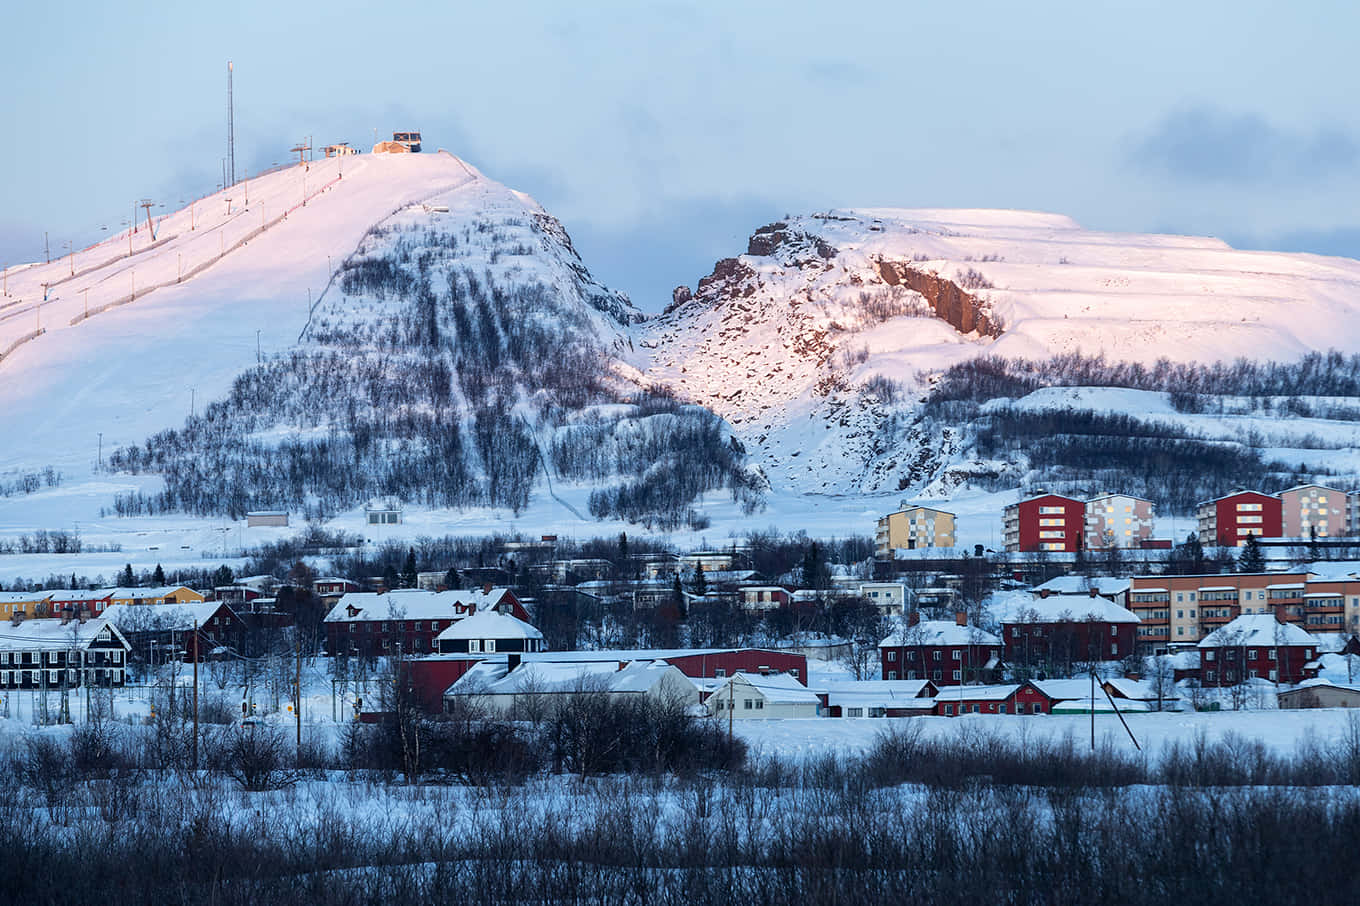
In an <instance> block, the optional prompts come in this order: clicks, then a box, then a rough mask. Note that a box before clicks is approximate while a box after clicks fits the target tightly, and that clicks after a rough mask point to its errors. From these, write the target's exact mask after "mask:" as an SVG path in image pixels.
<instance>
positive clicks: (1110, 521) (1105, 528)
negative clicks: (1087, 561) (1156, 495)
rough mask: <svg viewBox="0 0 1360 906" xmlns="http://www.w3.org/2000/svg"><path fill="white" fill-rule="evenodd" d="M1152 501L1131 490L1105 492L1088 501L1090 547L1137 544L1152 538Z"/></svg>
mask: <svg viewBox="0 0 1360 906" xmlns="http://www.w3.org/2000/svg"><path fill="white" fill-rule="evenodd" d="M1154 515H1155V514H1154V510H1153V506H1152V501H1151V500H1147V499H1145V498H1142V497H1133V496H1131V495H1129V494H1102V495H1101V496H1099V497H1093V498H1091V499H1090V500H1088V501H1086V529H1085V531H1086V534H1085V537H1084V538H1083V539H1082V546H1083V547H1085V548H1086V549H1087V550H1108V549H1109V548H1112V547H1115V548H1136V547H1140V546H1142V544H1143V542H1145V541H1149V540H1151V539H1152V520H1153V516H1154Z"/></svg>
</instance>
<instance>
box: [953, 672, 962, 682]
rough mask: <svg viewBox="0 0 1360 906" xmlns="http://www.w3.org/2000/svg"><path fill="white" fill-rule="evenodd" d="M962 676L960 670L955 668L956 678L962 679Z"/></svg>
mask: <svg viewBox="0 0 1360 906" xmlns="http://www.w3.org/2000/svg"><path fill="white" fill-rule="evenodd" d="M961 678H962V674H961V673H960V671H958V670H955V671H954V679H956V680H957V679H961Z"/></svg>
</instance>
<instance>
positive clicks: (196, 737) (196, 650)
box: [193, 627, 198, 771]
mask: <svg viewBox="0 0 1360 906" xmlns="http://www.w3.org/2000/svg"><path fill="white" fill-rule="evenodd" d="M193 765H194V770H195V771H197V770H198V627H194V760H193Z"/></svg>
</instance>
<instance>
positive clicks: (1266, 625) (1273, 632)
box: [1197, 613, 1317, 648]
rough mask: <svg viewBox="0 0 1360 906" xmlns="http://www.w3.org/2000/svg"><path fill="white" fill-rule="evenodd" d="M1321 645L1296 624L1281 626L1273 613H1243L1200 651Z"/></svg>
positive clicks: (1204, 641)
mask: <svg viewBox="0 0 1360 906" xmlns="http://www.w3.org/2000/svg"><path fill="white" fill-rule="evenodd" d="M1316 644H1317V643H1316V642H1314V641H1313V637H1312V636H1310V635H1309V634H1308V633H1306V632H1304V631H1303V630H1302V629H1300V628H1299V627H1297V626H1295V625H1293V624H1292V623H1281V622H1280V621H1279V620H1277V619H1275V615H1274V614H1270V613H1249V614H1243V615H1242V616H1240V617H1238V618H1237V619H1235V620H1233V621H1232V622H1231V623H1229V624H1227V625H1226V626H1220V627H1219V628H1218V629H1215V630H1214V631H1213V632H1211V633H1209V634H1208V635H1206V636H1205V637H1204V638H1203V639H1202V640H1201V641H1200V643H1199V645H1198V646H1197V647H1199V648H1224V647H1232V648H1237V647H1240V646H1243V645H1261V646H1271V645H1290V646H1294V645H1307V646H1308V647H1309V648H1312V647H1314V646H1315V645H1316Z"/></svg>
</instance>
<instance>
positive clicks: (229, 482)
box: [0, 152, 759, 526]
mask: <svg viewBox="0 0 1360 906" xmlns="http://www.w3.org/2000/svg"><path fill="white" fill-rule="evenodd" d="M342 168H343V173H342ZM247 191H248V192H249V206H248V207H245V205H246V204H247V203H246V200H245V199H246V192H247ZM230 194H231V195H232V196H233V197H232V198H231V199H230V200H228V199H227V198H226V197H225V196H224V195H220V194H219V195H218V196H214V197H211V198H209V199H206V200H204V201H202V202H197V203H195V204H194V205H193V206H192V207H191V208H190V209H187V210H184V211H179V212H176V213H175V214H172V215H170V216H169V217H166V218H163V219H161V220H160V221H159V222H158V223H157V224H156V229H155V234H154V236H152V234H151V230H150V229H144V235H143V232H139V233H137V234H134V235H133V237H132V238H131V240H130V242H131V247H132V251H131V253H130V254H129V252H128V250H127V248H126V247H125V246H124V243H127V242H129V240H128V237H127V236H125V235H124V236H121V237H117V238H115V239H113V240H109V241H108V242H106V243H104V244H102V245H101V246H97V247H95V248H94V249H90V250H86V251H84V252H81V253H78V254H77V255H75V256H74V257H73V259H72V260H63V261H61V262H54V263H53V264H51V265H42V266H32V267H29V268H25V269H23V270H21V271H19V272H17V273H16V274H14V275H11V281H10V289H11V292H12V293H14V294H15V298H14V301H13V302H12V303H10V307H11V308H12V310H13V311H14V312H16V313H17V312H24V313H27V312H28V311H29V310H30V309H31V310H32V312H33V314H32V315H31V316H34V317H36V315H37V312H38V306H37V302H36V301H35V299H34V297H33V296H32V295H30V294H31V293H33V292H34V291H35V289H36V291H37V292H38V296H37V298H39V299H40V298H41V291H42V289H43V286H42V284H44V283H47V284H49V286H48V287H47V292H48V299H47V300H46V302H45V304H43V306H42V309H41V316H42V318H43V327H44V330H43V332H41V333H40V334H37V335H32V336H29V335H27V334H26V333H25V332H24V331H23V327H22V325H21V324H20V318H19V317H14V318H9V319H7V320H0V326H7V328H8V329H9V331H10V334H11V335H12V338H10V339H9V340H8V341H7V342H8V343H15V342H17V345H15V346H14V347H13V350H12V351H11V352H10V354H9V355H7V356H6V357H5V359H4V360H0V370H3V371H4V372H7V373H8V374H10V375H15V376H22V379H21V380H11V381H6V382H4V384H3V388H4V389H3V390H0V407H2V411H4V412H5V413H6V419H7V420H10V419H12V424H15V425H18V424H22V425H24V430H23V431H22V432H21V437H19V438H17V439H16V443H14V444H13V445H11V446H9V447H7V448H6V450H5V451H4V454H3V456H4V460H5V461H4V462H0V475H3V474H5V469H6V467H8V468H9V469H10V470H11V471H14V472H15V473H16V474H18V473H19V472H21V471H22V470H24V469H31V468H43V467H46V466H49V465H51V466H53V467H54V468H55V469H57V470H60V471H62V472H63V473H64V474H65V476H66V479H67V481H68V483H73V482H79V483H80V486H81V487H83V488H86V489H88V488H91V487H92V486H94V485H99V486H101V492H102V494H103V496H104V497H105V500H104V504H106V505H107V506H108V508H109V509H110V510H112V511H113V512H116V513H117V514H119V515H122V516H139V517H140V516H148V515H152V516H155V515H164V514H171V513H188V514H192V515H195V516H199V517H208V516H230V517H232V518H240V517H241V516H242V515H243V514H244V513H245V512H246V511H247V510H249V509H259V508H278V509H287V510H291V511H293V512H295V513H301V514H304V515H306V516H308V517H309V518H317V519H328V518H330V517H333V516H335V515H336V514H338V513H343V512H345V511H353V510H355V509H357V508H358V507H359V506H360V505H361V504H362V503H363V502H364V501H365V500H367V499H369V498H371V497H376V496H394V497H398V498H400V499H402V500H404V501H406V502H407V503H413V504H418V505H425V506H429V507H433V508H445V509H452V510H457V509H461V508H468V507H473V508H475V507H490V508H493V509H499V510H501V511H507V512H511V513H518V512H520V511H522V510H524V509H525V508H526V507H528V506H529V505H530V504H531V502H532V501H533V500H534V499H535V498H538V497H542V498H544V499H547V498H548V497H554V498H555V499H559V500H560V499H561V498H556V495H555V492H554V490H553V486H552V482H553V481H554V480H556V481H557V483H558V487H559V488H562V487H563V486H566V487H568V488H571V489H574V490H577V491H578V493H577V495H576V497H575V499H576V501H577V502H576V503H575V504H573V503H569V502H566V501H562V502H561V504H560V505H561V506H562V507H563V508H565V510H567V511H569V512H571V513H572V514H574V515H575V516H576V517H577V518H579V520H580V521H582V522H589V521H590V520H591V518H592V516H591V514H594V515H598V516H601V517H618V518H622V519H624V520H628V521H637V522H644V523H647V524H655V525H659V526H673V525H683V524H686V523H688V522H693V521H695V520H697V519H698V518H699V516H698V511H697V510H695V509H693V507H692V505H693V504H694V503H695V502H696V500H697V499H698V498H699V497H700V496H701V495H703V494H705V493H707V492H710V491H715V490H718V489H722V488H727V489H729V490H730V491H731V492H732V494H733V495H736V496H738V497H743V498H744V499H748V501H749V502H750V503H751V504H754V503H755V502H756V498H755V497H754V496H751V495H755V494H757V493H758V491H759V482H758V480H757V478H756V477H754V476H749V475H747V474H746V472H745V470H744V467H743V459H744V457H743V454H742V451H741V449H740V446H739V445H734V444H731V443H730V435H729V433H728V432H727V430H726V428H725V426H724V425H723V424H722V423H721V421H720V420H719V419H717V418H716V417H714V416H713V415H712V414H711V413H709V412H708V411H706V410H704V409H702V408H700V407H697V406H693V405H688V404H684V403H680V402H676V401H674V400H673V399H671V398H670V397H669V396H668V395H666V394H664V393H659V392H657V391H655V390H650V389H647V388H644V387H642V386H640V385H639V384H638V383H637V381H636V372H635V371H633V370H632V369H631V368H630V367H629V366H627V365H626V364H625V363H623V362H622V361H621V360H620V358H619V356H620V355H622V354H623V353H626V352H627V351H628V350H629V348H630V346H631V329H632V328H633V326H634V325H635V324H636V323H637V322H639V321H641V320H642V318H643V316H642V315H641V313H639V312H638V311H637V309H636V308H634V307H633V305H632V304H631V302H630V301H629V300H628V298H627V297H626V296H624V295H623V294H621V293H617V292H613V291H611V290H609V289H607V288H606V287H604V286H603V285H601V284H600V283H599V282H598V281H597V280H595V278H594V277H593V276H592V275H591V273H590V271H589V269H588V268H587V267H586V266H585V264H584V263H583V262H582V261H581V259H580V257H579V255H578V254H577V253H576V251H575V249H574V248H573V247H572V245H571V241H570V238H569V237H568V235H567V232H566V230H565V229H564V228H563V227H562V225H561V224H560V223H559V222H558V221H557V220H555V219H554V218H553V217H552V216H551V215H549V214H548V213H547V212H546V211H544V210H543V209H542V207H541V206H539V205H538V204H537V203H536V202H535V201H533V199H531V198H529V197H528V196H526V195H524V194H523V193H519V192H515V191H513V190H511V189H508V188H506V187H505V186H502V185H500V184H499V183H496V182H495V181H493V180H490V179H488V178H486V177H485V176H483V175H482V174H481V173H479V172H478V171H477V170H476V169H474V168H473V167H471V166H470V165H468V164H467V163H465V162H463V161H461V160H459V159H458V158H456V157H453V156H452V155H449V154H447V153H443V152H441V153H439V154H435V155H363V156H359V157H350V158H341V159H330V160H326V161H321V162H315V163H313V164H311V165H310V166H309V167H302V166H294V167H289V168H285V169H282V170H280V171H276V172H274V173H271V174H268V175H266V176H263V177H260V178H256V179H253V180H251V182H250V184H249V188H248V189H247V188H246V187H245V186H244V185H242V186H237V187H233V189H232V190H231V192H230ZM238 196H239V197H238ZM290 202H291V203H292V206H291V207H288V205H289V204H290ZM124 281H126V284H125V283H124ZM134 281H135V285H136V287H137V290H136V293H135V294H134V293H133V292H132V291H131V287H132V286H133V285H134ZM87 298H88V303H87V302H86V299H87ZM87 304H88V316H87V314H86V311H87V308H86V305H87ZM3 315H4V310H3V309H0V317H3ZM257 342H258V343H259V347H258V351H257V348H256V343H257ZM191 406H192V411H190V407H191ZM100 435H102V440H101V439H100ZM101 458H102V466H103V468H101V463H100V462H99V461H97V460H100V459H101ZM115 476H116V477H115ZM137 476H154V478H153V479H152V480H150V481H146V480H141V479H138V480H136V481H134V482H132V484H131V485H129V484H128V481H127V479H128V478H129V477H132V478H136V477H137ZM155 478H159V479H161V480H162V482H163V483H157V481H155V480H154V479H155ZM110 491H112V492H113V493H112V494H110V493H109V492H110ZM90 496H93V493H92V494H91V495H90ZM109 498H113V499H109ZM587 511H588V512H587ZM89 515H90V514H89V513H88V511H85V512H82V513H81V517H83V518H89ZM62 521H63V522H65V521H68V520H67V519H66V518H63V519H62Z"/></svg>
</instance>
